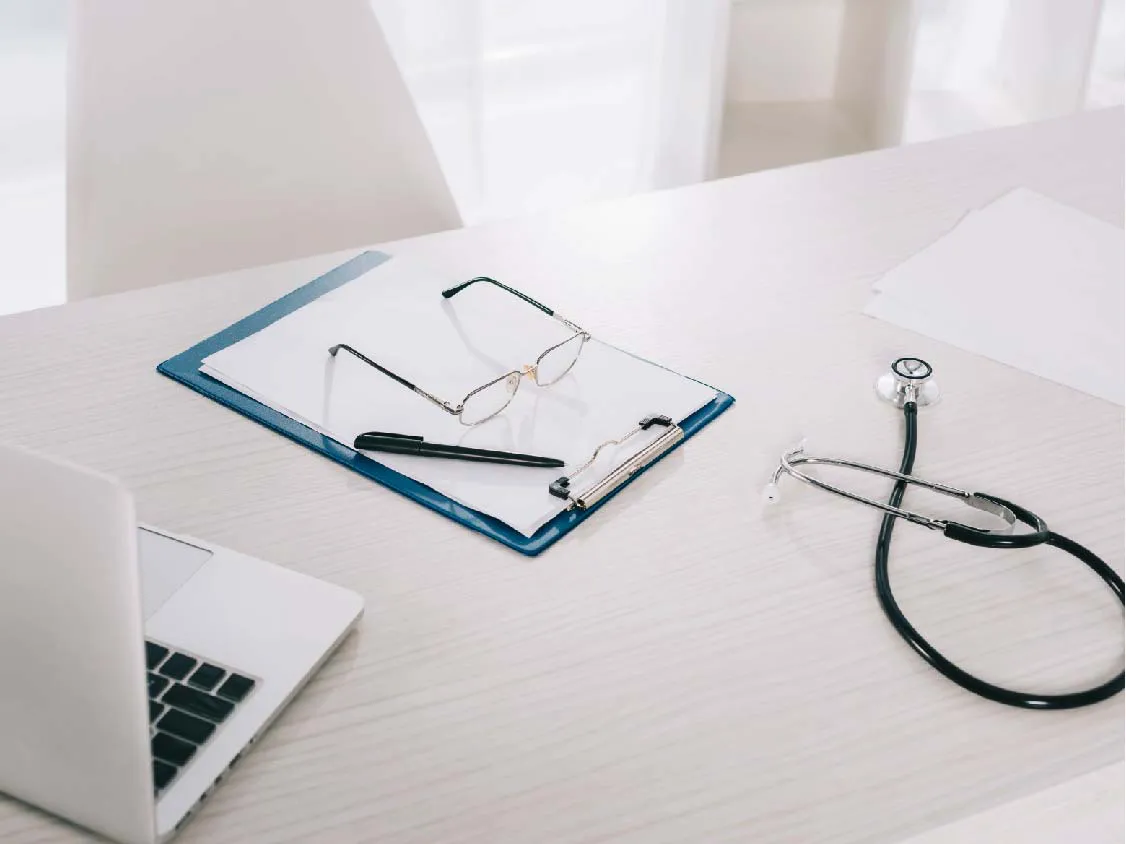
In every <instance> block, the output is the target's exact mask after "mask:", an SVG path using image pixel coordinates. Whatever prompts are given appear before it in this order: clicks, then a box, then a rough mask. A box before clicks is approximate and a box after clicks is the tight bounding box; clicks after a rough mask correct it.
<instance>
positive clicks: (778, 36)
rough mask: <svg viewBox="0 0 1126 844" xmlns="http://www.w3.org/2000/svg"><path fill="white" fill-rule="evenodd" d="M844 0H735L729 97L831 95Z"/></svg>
mask: <svg viewBox="0 0 1126 844" xmlns="http://www.w3.org/2000/svg"><path fill="white" fill-rule="evenodd" d="M844 10H845V0H732V6H731V21H730V46H729V48H728V68H727V99H728V100H729V101H731V102H793V101H806V100H825V99H829V98H830V97H832V96H833V91H834V86H835V84H836V75H837V59H838V51H839V45H840V33H841V23H842V21H843V20H844Z"/></svg>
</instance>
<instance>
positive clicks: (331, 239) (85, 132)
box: [67, 0, 461, 299]
mask: <svg viewBox="0 0 1126 844" xmlns="http://www.w3.org/2000/svg"><path fill="white" fill-rule="evenodd" d="M71 47H72V52H71V61H70V69H69V74H70V75H69V82H68V85H69V97H68V125H67V199H68V207H67V290H68V297H69V298H70V299H78V298H83V297H87V296H93V295H98V294H102V293H109V292H116V291H120V290H127V289H132V288H137V287H145V286H148V285H152V284H159V283H163V282H168V281H173V280H176V279H183V278H189V277H193V276H198V275H206V274H211V273H217V272H221V271H225V270H231V269H238V268H241V267H247V266H252V265H257V264H263V263H271V262H276V261H282V260H288V259H292V258H298V257H302V256H306V255H311V254H314V253H318V252H328V251H332V250H338V249H343V248H348V247H354V246H361V245H364V244H369V243H373V242H378V241H385V240H393V239H397V238H402V237H409V236H413V235H418V234H424V233H427V232H432V231H438V230H442V229H447V228H455V227H458V226H460V225H461V219H460V217H459V215H458V211H457V207H456V205H455V204H454V201H453V198H452V197H451V195H450V191H449V188H448V186H447V184H446V181H445V179H444V178H443V176H442V172H441V169H440V167H439V165H438V161H437V159H436V158H435V156H434V152H433V149H432V147H431V145H430V141H429V140H428V138H427V136H426V132H425V130H424V129H423V127H422V123H421V122H420V120H419V118H418V115H417V112H416V111H415V108H414V105H413V103H412V101H411V98H410V95H409V94H408V92H407V89H406V86H405V84H404V82H403V79H402V76H401V74H400V73H399V71H398V69H397V67H396V65H395V62H394V60H393V58H392V56H391V53H390V51H389V49H388V47H387V43H386V41H385V40H384V37H383V33H382V31H381V30H380V27H379V24H378V22H377V21H376V19H375V17H374V15H373V13H372V10H371V7H370V5H369V3H368V0H319V1H318V2H311V0H180V2H169V1H168V0H158V2H154V0H92V1H91V2H82V3H74V4H72V30H71Z"/></svg>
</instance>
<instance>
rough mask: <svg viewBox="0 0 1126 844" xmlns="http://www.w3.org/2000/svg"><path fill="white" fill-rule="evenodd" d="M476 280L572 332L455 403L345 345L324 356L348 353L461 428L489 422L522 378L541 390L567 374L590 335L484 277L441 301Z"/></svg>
mask: <svg viewBox="0 0 1126 844" xmlns="http://www.w3.org/2000/svg"><path fill="white" fill-rule="evenodd" d="M479 281H483V282H487V283H489V284H495V285H496V286H497V287H499V288H500V289H501V290H504V291H507V292H508V293H511V294H512V295H513V296H516V297H518V298H520V299H523V300H524V301H525V302H527V303H528V304H529V305H532V306H533V307H535V308H538V309H539V310H541V311H543V312H544V313H545V314H547V315H548V316H549V317H551V318H552V319H555V320H557V321H558V322H560V323H562V324H563V325H565V326H566V327H567V328H568V329H570V330H571V331H572V332H573V333H572V334H571V336H570V337H568V338H567V339H566V340H564V341H562V342H561V343H556V344H555V345H554V346H550V347H548V348H547V349H545V350H544V351H543V353H542V354H541V355H540V356H539V357H538V358H536V362H535V363H533V364H529V365H527V366H525V367H523V368H522V369H514V370H512V371H511V372H506V373H505V374H504V375H501V376H500V377H499V378H494V379H493V380H492V381H489V382H488V383H487V384H482V385H481V386H480V387H477V388H476V389H474V390H470V391H469V392H468V393H466V395H465V398H463V399H462V400H461V401H460V402H458V403H457V404H454V403H453V402H448V401H444V400H442V399H440V398H438V397H437V396H435V395H433V394H432V393H428V392H426V390H424V389H422V388H421V387H419V386H418V385H416V384H412V383H411V382H410V381H408V380H407V379H406V378H404V377H402V376H401V375H398V374H396V373H394V372H392V371H391V370H390V369H388V368H387V367H385V366H380V365H379V364H378V363H376V362H375V361H373V360H372V359H371V358H369V357H367V356H366V355H364V354H363V353H361V352H358V351H356V349H354V348H352V347H351V346H349V345H348V344H347V343H337V344H336V345H335V346H333V347H331V348H330V349H329V350H328V353H329V354H330V355H332V356H333V357H336V354H337V352H340V351H345V352H348V353H349V354H351V355H353V356H355V357H356V358H358V359H359V360H361V361H363V362H364V363H366V364H367V365H368V366H370V367H372V368H373V369H377V370H379V371H380V372H382V373H383V374H384V375H386V376H387V377H388V378H390V379H392V380H394V381H398V382H399V383H400V384H402V385H403V386H404V387H406V388H407V389H408V390H413V391H414V392H416V393H418V394H419V395H420V396H422V397H423V398H424V399H427V400H428V401H430V402H432V403H433V404H436V405H437V406H438V407H440V408H441V409H442V410H444V411H446V413H449V414H451V415H453V416H456V417H457V418H458V421H459V422H461V424H462V425H470V426H472V425H480V424H481V423H482V422H484V421H486V420H487V419H492V418H493V417H494V416H496V415H497V414H498V413H501V412H502V411H503V410H504V409H505V408H506V407H508V405H509V404H511V403H512V399H513V398H515V397H516V391H517V390H519V389H520V383H521V382H522V381H523V380H524V378H530V379H532V380H533V381H535V382H536V383H537V384H539V385H540V386H541V387H549V386H551V385H552V384H554V383H556V382H557V381H559V380H560V379H561V378H562V377H563V376H564V375H566V374H567V373H568V372H570V371H571V368H572V367H573V366H574V365H575V362H576V361H578V359H579V355H581V354H582V351H583V346H585V345H586V342H587V340H589V339H590V334H589V333H587V332H586V331H584V330H583V329H581V328H579V326H577V325H575V323H573V322H571V321H570V320H569V319H565V318H564V317H562V316H560V315H559V314H557V313H555V312H554V311H553V310H551V308H549V307H547V306H546V305H543V304H540V303H539V302H537V301H536V300H535V299H533V298H532V297H531V296H525V295H524V294H523V293H521V292H520V291H519V290H514V289H513V288H511V287H509V286H508V285H505V284H501V283H500V282H499V281H497V280H496V279H494V278H488V277H486V276H478V277H477V278H471V279H469V281H466V282H462V283H461V284H459V285H457V286H455V287H451V288H449V289H448V290H443V291H442V296H443V298H446V299H450V298H452V297H454V296H456V295H457V294H458V293H460V292H461V291H462V290H465V289H466V288H467V287H470V286H471V285H473V284H476V283H477V282H479Z"/></svg>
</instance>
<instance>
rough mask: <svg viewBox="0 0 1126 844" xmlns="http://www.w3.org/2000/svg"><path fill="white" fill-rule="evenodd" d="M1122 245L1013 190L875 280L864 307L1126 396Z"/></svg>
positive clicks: (1092, 225) (1047, 374) (1106, 232)
mask: <svg viewBox="0 0 1126 844" xmlns="http://www.w3.org/2000/svg"><path fill="white" fill-rule="evenodd" d="M1123 248H1124V238H1123V231H1122V229H1120V228H1118V227H1116V226H1112V225H1110V224H1109V223H1106V222H1103V221H1102V220H1098V219H1095V218H1093V217H1090V216H1088V215H1086V214H1084V213H1082V212H1080V211H1077V210H1075V209H1074V208H1071V207H1068V206H1066V205H1061V204H1060V203H1058V202H1056V201H1054V200H1051V199H1048V198H1047V197H1045V196H1042V195H1041V194H1038V193H1035V192H1033V191H1030V190H1027V189H1025V188H1018V189H1016V190H1013V191H1011V192H1009V193H1007V194H1005V195H1004V196H1002V197H1001V198H999V199H997V200H995V201H994V202H992V203H991V204H990V205H988V206H986V207H985V208H982V209H980V210H977V211H972V212H970V213H969V214H967V215H966V216H965V217H964V218H963V219H962V220H961V221H960V222H959V223H958V225H957V226H955V227H954V229H953V230H951V231H950V232H948V233H947V234H946V235H944V236H943V237H941V238H939V239H938V240H937V241H936V242H935V243H933V244H931V245H930V246H929V247H927V248H926V249H924V250H922V251H921V252H919V253H918V254H916V255H914V256H912V257H911V258H909V259H908V260H907V261H905V262H904V263H902V264H900V265H899V266H898V267H896V268H895V269H893V270H891V271H890V272H889V273H887V275H885V276H884V277H883V278H881V279H880V280H879V281H877V282H876V284H875V285H874V289H875V290H876V291H877V295H876V297H875V298H874V299H873V300H872V301H871V302H870V303H869V305H868V306H867V307H866V308H865V309H864V313H866V314H869V315H870V316H875V317H879V318H880V319H884V320H887V321H888V322H891V323H894V324H896V325H899V326H901V327H903V328H908V329H911V330H913V331H917V332H919V333H920V334H925V335H927V336H928V337H933V338H935V339H937V340H942V341H944V342H947V343H951V344H952V345H955V346H958V347H959V348H962V349H966V350H967V351H971V352H975V353H977V354H981V355H985V356H986V357H989V358H992V359H993V360H996V361H1000V362H1001V363H1006V364H1009V365H1010V366H1014V367H1017V368H1019V369H1022V370H1025V371H1027V372H1031V373H1034V374H1036V375H1039V376H1041V377H1044V378H1048V379H1051V380H1052V381H1056V382H1058V383H1060V384H1066V385H1067V386H1070V387H1074V388H1075V389H1078V390H1083V391H1085V392H1088V393H1090V394H1092V395H1095V396H1099V397H1101V398H1104V399H1108V400H1110V401H1113V402H1117V403H1118V404H1123V403H1124V392H1126V391H1124V373H1123V357H1124V355H1123Z"/></svg>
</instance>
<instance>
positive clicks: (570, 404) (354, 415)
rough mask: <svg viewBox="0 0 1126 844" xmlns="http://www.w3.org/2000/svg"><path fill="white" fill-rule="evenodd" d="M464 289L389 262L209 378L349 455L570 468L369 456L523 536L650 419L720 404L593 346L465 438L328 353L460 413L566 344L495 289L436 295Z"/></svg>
mask: <svg viewBox="0 0 1126 844" xmlns="http://www.w3.org/2000/svg"><path fill="white" fill-rule="evenodd" d="M460 280H461V279H450V278H446V277H442V276H440V275H438V274H436V273H433V272H431V271H429V270H427V269H425V268H423V267H420V266H419V265H418V264H416V263H413V262H409V261H406V260H404V259H398V258H392V259H390V260H388V261H385V262H384V263H382V264H380V265H379V266H377V267H375V268H373V269H371V270H369V271H368V272H367V273H365V274H364V275H363V276H361V277H360V278H357V279H355V280H354V281H352V282H349V283H348V284H346V285H344V286H342V287H340V288H338V289H337V290H334V291H332V292H331V293H327V294H325V295H324V296H322V297H320V298H318V299H316V300H314V301H313V302H311V303H310V304H308V305H306V306H304V307H302V308H300V309H298V310H297V311H294V312H293V313H291V314H289V315H287V316H285V317H283V318H282V319H279V320H278V321H277V322H275V323H273V324H272V325H270V326H268V327H266V328H265V329H263V330H261V331H259V332H257V333H255V334H252V335H250V336H248V337H246V338H245V339H243V340H241V341H239V342H238V343H235V344H233V345H231V346H228V347H227V348H225V349H223V350H222V351H219V352H217V353H215V354H213V355H211V356H209V357H208V358H206V359H205V360H204V362H203V366H201V371H202V372H204V373H205V374H207V375H209V376H210V377H212V378H216V379H217V380H219V381H222V382H223V383H225V384H227V385H228V386H229V387H231V388H233V389H236V390H238V391H239V392H242V393H243V394H245V395H247V396H249V397H251V398H253V399H255V400H256V401H258V402H260V403H262V404H265V405H267V406H269V407H271V408H273V409H274V410H277V411H278V412H280V413H283V414H285V415H286V416H289V417H290V418H292V419H294V420H296V421H298V422H300V423H302V424H304V425H307V426H309V427H311V428H313V429H314V430H317V431H318V432H320V433H322V434H324V435H325V436H328V437H330V438H331V439H333V440H335V441H337V442H339V443H341V444H342V445H345V446H348V447H351V446H352V443H353V442H354V441H355V438H356V436H357V435H358V434H360V433H363V432H366V431H384V432H391V433H401V434H413V435H419V436H422V437H424V438H425V439H426V440H427V441H429V442H435V443H444V444H457V445H465V446H471V447H474V448H487V449H497V450H502V451H515V452H521V453H525V454H536V455H541V456H546V457H557V458H559V459H561V460H563V461H565V462H566V463H567V468H566V469H530V468H525V467H516V466H504V465H498V464H487V463H469V462H463V461H457V460H439V459H432V458H423V457H413V456H408V455H397V454H384V453H375V452H372V453H371V454H370V456H371V457H372V458H373V459H374V460H377V461H378V462H380V463H382V464H384V465H386V466H388V467H389V468H391V469H394V470H395V471H397V472H399V473H401V474H403V475H406V476H408V477H410V478H413V479H414V480H416V481H419V482H420V483H423V484H425V485H427V486H429V487H431V488H432V489H434V490H437V491H438V492H440V493H442V494H444V495H446V496H448V497H449V498H452V499H453V500H455V501H457V502H458V503H460V504H463V505H464V506H466V507H469V508H471V509H473V510H477V511H479V512H482V513H486V514H488V515H490V516H493V517H494V518H497V519H499V520H500V521H502V522H504V523H505V524H507V525H509V526H510V527H512V528H513V529H515V530H516V531H518V532H520V533H522V534H523V535H525V536H531V535H532V534H534V533H535V532H536V530H538V529H539V528H540V527H542V526H543V525H544V524H546V523H547V522H548V521H550V520H551V519H552V518H554V517H555V516H556V515H558V514H559V513H560V512H562V511H563V509H565V507H566V502H565V501H562V500H560V499H558V498H555V497H553V496H551V495H550V494H549V492H548V486H549V485H550V483H551V482H552V481H553V480H555V479H556V478H557V477H559V476H560V475H562V474H564V473H566V472H567V471H569V469H570V467H573V466H577V465H581V464H582V463H583V462H585V461H586V460H587V459H588V458H589V457H590V455H591V453H592V452H593V451H594V450H595V448H596V447H597V446H598V445H599V444H601V443H603V442H605V441H606V440H609V439H614V438H616V437H618V436H620V435H621V434H623V433H625V432H626V431H629V430H630V429H632V428H633V427H635V426H636V425H637V423H638V421H639V420H640V419H642V418H643V417H645V416H648V415H650V414H653V413H659V414H663V415H666V416H669V417H671V418H672V419H673V420H674V421H677V422H679V421H680V420H682V419H684V418H686V417H688V416H690V415H691V414H692V413H694V412H695V411H697V410H699V409H700V408H702V407H703V406H705V405H706V404H708V403H709V402H711V401H712V400H713V399H715V397H716V391H715V390H714V389H713V388H711V387H708V386H706V385H704V384H701V383H699V382H698V381H694V380H692V379H690V378H686V377H684V376H682V375H679V374H677V373H675V372H672V371H671V370H668V369H665V368H664V367H661V366H658V365H657V364H654V363H651V362H649V361H646V360H643V359H641V358H638V357H635V356H634V355H631V354H629V353H627V352H624V351H622V350H620V349H617V348H615V347H613V346H611V345H609V344H607V343H605V342H602V341H601V340H599V339H598V338H594V339H592V340H591V341H590V342H588V343H587V344H586V347H585V348H584V350H583V352H582V356H581V357H580V358H579V360H578V362H577V363H576V364H575V366H574V368H572V370H571V371H570V372H569V373H568V374H567V375H566V376H564V377H563V378H562V379H561V380H560V381H559V382H558V383H556V384H553V385H551V386H549V387H540V386H538V385H536V384H534V383H533V382H532V381H531V380H529V379H524V381H523V383H522V384H521V386H520V388H519V390H518V392H517V394H516V397H515V398H514V399H513V401H512V403H511V404H510V405H509V406H508V408H507V409H506V410H505V411H504V412H503V413H502V414H501V415H499V416H497V417H495V418H494V419H491V420H489V421H487V422H484V423H482V424H480V425H477V426H474V427H466V426H464V425H462V424H461V423H460V422H459V421H458V420H457V419H456V418H455V417H453V416H451V415H449V414H447V413H445V412H443V411H442V410H441V409H439V408H437V407H435V406H434V405H433V404H431V403H430V402H428V401H427V400H426V399H424V398H422V397H421V396H419V395H417V394H416V393H414V392H412V391H410V390H408V389H407V388H405V387H403V386H402V385H401V384H398V383H397V382H395V381H393V380H392V379H390V378H388V377H387V376H385V375H383V374H381V373H380V372H378V371H376V370H374V369H372V368H371V367H369V366H367V365H366V364H364V363H363V362H362V361H359V360H357V359H355V358H354V357H352V356H351V355H347V354H340V355H338V356H337V357H332V356H330V355H329V354H328V348H329V347H330V346H333V345H335V344H338V343H347V344H349V345H351V346H353V347H355V348H356V349H357V350H358V351H361V352H362V353H363V354H365V355H366V356H367V357H369V358H371V359H372V360H374V361H376V362H378V363H379V364H380V365H382V366H385V367H387V368H388V369H390V370H392V371H393V372H396V373H398V374H399V375H401V376H403V377H404V378H407V379H408V380H410V381H412V382H413V383H415V384H417V385H418V386H419V387H420V388H422V389H424V390H426V391H427V392H429V393H431V394H433V395H435V396H438V397H439V398H442V399H445V400H448V401H450V402H453V403H454V404H456V403H457V402H459V401H460V400H461V399H462V398H463V397H464V396H465V394H466V393H467V392H469V390H471V389H473V388H474V387H476V386H479V385H480V384H483V383H486V382H487V381H490V380H492V379H493V378H496V377H497V376H499V375H501V374H503V373H505V372H507V371H510V370H513V369H519V368H521V367H522V366H523V365H525V364H530V363H533V362H534V361H535V359H536V357H537V356H538V355H539V354H540V352H542V351H543V350H544V349H546V348H548V347H549V346H551V345H553V344H554V343H557V342H559V341H561V340H563V339H566V337H568V336H569V334H570V332H569V330H568V329H567V328H566V327H565V326H563V325H562V324H560V323H559V322H557V321H556V320H554V319H551V318H550V317H548V316H547V315H545V314H543V313H542V312H541V311H539V310H537V309H536V308H534V307H532V306H530V305H528V304H527V303H526V302H523V301H522V300H520V299H519V298H517V297H515V296H512V295H511V294H509V293H506V292H504V291H503V290H500V289H499V288H497V287H495V286H493V285H489V284H476V285H473V286H472V287H470V288H467V289H466V290H465V291H463V292H461V293H459V294H458V295H457V296H455V297H453V298H452V299H449V300H447V299H443V298H442V296H441V295H440V294H441V291H442V290H443V289H445V288H447V287H449V286H451V285H453V284H456V283H457V282H458V281H460ZM578 321H579V322H580V323H581V320H578ZM659 435H660V431H659V430H653V431H651V432H646V434H645V435H644V436H639V437H636V438H633V439H631V440H630V442H629V443H628V444H627V445H625V446H623V447H622V448H621V449H616V450H611V451H609V452H608V453H604V454H605V457H606V458H607V459H608V460H617V461H620V460H625V459H627V458H629V457H631V456H633V455H634V454H636V453H637V452H638V451H640V450H641V449H643V448H644V447H645V446H646V445H648V444H649V442H650V441H651V440H653V439H655V438H656V437H657V436H659Z"/></svg>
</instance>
